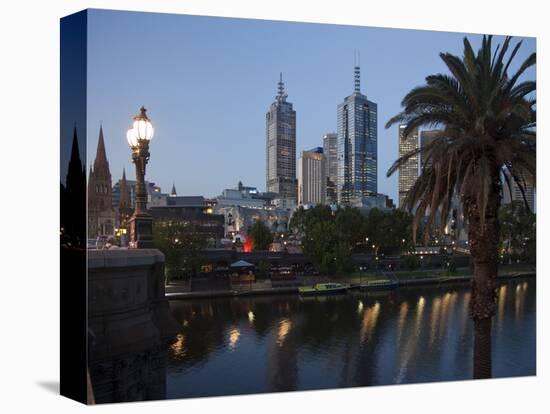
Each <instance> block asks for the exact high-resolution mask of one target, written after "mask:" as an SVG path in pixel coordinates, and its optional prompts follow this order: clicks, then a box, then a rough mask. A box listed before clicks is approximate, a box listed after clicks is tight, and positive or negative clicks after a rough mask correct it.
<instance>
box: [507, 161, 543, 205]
mask: <svg viewBox="0 0 550 414" xmlns="http://www.w3.org/2000/svg"><path fill="white" fill-rule="evenodd" d="M502 173H503V175H505V176H506V179H507V180H505V179H504V177H503V185H502V204H508V203H511V202H513V201H516V202H521V203H525V201H527V205H528V206H529V209H530V210H531V211H532V212H535V187H534V185H533V183H532V182H531V181H530V180H527V179H526V178H525V177H523V176H520V177H518V178H519V180H520V183H521V187H522V188H523V194H522V192H521V190H522V188H520V186H519V185H518V183H517V182H516V181H515V180H514V179H513V178H512V176H511V174H510V172H509V171H508V170H507V169H504V170H503V172H502ZM507 181H509V182H510V187H511V188H510V187H508V184H507ZM524 195H525V200H524V198H523V197H524Z"/></svg>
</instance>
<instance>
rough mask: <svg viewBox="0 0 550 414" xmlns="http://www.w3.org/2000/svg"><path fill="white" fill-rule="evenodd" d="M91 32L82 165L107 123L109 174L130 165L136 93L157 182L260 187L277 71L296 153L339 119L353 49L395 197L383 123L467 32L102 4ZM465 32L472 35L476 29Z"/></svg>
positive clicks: (391, 133)
mask: <svg viewBox="0 0 550 414" xmlns="http://www.w3.org/2000/svg"><path fill="white" fill-rule="evenodd" d="M159 22H162V23H159ZM143 24H146V25H147V27H149V26H150V28H149V29H148V30H149V32H148V34H147V36H145V37H144V39H143V42H141V41H140V42H137V43H136V42H131V41H130V39H135V38H136V36H139V35H138V33H139V31H140V27H142V26H143ZM153 28H154V29H153ZM89 32H90V36H89V39H90V40H89V53H88V74H89V80H88V85H89V93H88V124H87V127H88V130H87V134H88V145H89V148H88V154H87V155H88V156H87V163H88V165H90V163H91V158H92V155H93V153H94V151H93V150H92V151H90V149H94V148H95V146H96V144H97V136H98V131H99V126H100V124H102V126H103V130H104V135H105V145H106V151H107V157H108V159H109V162H110V164H111V170H112V171H111V172H112V174H113V177H114V179H118V178H120V177H121V175H122V170H123V168H126V172H127V177H128V179H132V178H133V177H134V168H133V166H132V165H131V158H130V150H129V148H128V146H127V144H126V141H125V139H124V134H125V131H126V129H127V127H128V124H129V123H130V121H131V117H132V116H133V115H134V113H135V111H136V109H137V108H138V107H139V106H140V105H142V104H143V105H145V106H146V107H148V109H149V114H150V116H151V119H152V122H153V124H154V125H155V127H156V132H157V133H156V136H155V138H154V139H153V141H152V143H151V152H152V157H151V162H150V165H149V166H148V177H149V179H150V180H151V181H153V182H155V183H157V184H158V185H159V186H161V187H162V188H163V190H164V191H168V189H169V188H171V186H172V184H173V183H175V184H176V186H177V188H178V190H179V192H180V193H181V194H187V195H194V194H195V195H196V194H201V195H204V196H207V197H214V196H216V195H218V194H220V192H221V191H222V189H223V188H227V187H228V186H230V185H231V184H232V183H234V182H236V181H238V180H241V181H243V182H244V183H246V184H247V185H253V186H257V187H258V188H259V189H261V190H264V189H265V188H263V185H264V183H265V170H266V164H265V161H266V160H265V155H264V154H265V112H266V111H267V110H268V108H269V104H270V102H272V100H273V92H274V90H275V85H276V81H277V78H278V75H279V72H283V73H284V78H285V83H286V85H287V89H289V90H291V91H292V92H291V95H292V102H293V104H294V107H295V109H296V111H297V121H296V122H297V127H296V129H297V131H296V135H297V138H296V141H297V143H296V152H297V153H300V151H302V150H305V149H307V148H311V147H316V146H322V140H323V136H324V135H325V133H326V132H327V131H335V130H336V123H337V122H336V118H337V116H336V107H337V105H338V103H339V102H341V101H342V100H343V98H344V97H345V96H348V95H350V93H352V91H353V52H354V50H356V49H358V50H360V51H361V52H362V53H361V55H362V62H361V70H362V72H363V84H364V89H365V90H366V92H367V95H368V97H369V99H372V100H373V101H374V102H377V104H378V123H379V125H378V176H377V179H378V192H380V193H384V194H388V195H389V196H390V197H391V198H393V199H394V200H397V199H398V196H397V195H398V185H397V183H398V180H397V176H393V177H390V178H386V177H385V174H386V171H387V169H388V168H389V166H390V165H391V164H392V163H393V161H395V159H397V157H398V142H397V141H398V140H397V139H396V136H397V129H396V127H392V128H390V129H388V130H385V129H384V124H385V122H386V121H387V120H388V119H389V117H390V116H391V115H393V114H395V113H396V112H398V111H399V109H400V99H401V98H402V96H403V95H404V93H406V92H407V91H408V90H410V88H412V87H414V86H417V85H419V84H421V83H422V82H423V80H424V77H425V76H427V75H429V74H432V73H438V72H445V69H444V66H443V64H442V62H441V60H440V58H439V56H438V53H439V52H443V51H449V52H452V53H459V54H460V50H461V47H462V38H463V36H464V34H462V33H446V32H430V31H419V30H397V29H381V28H368V27H354V26H339V25H326V24H306V23H291V22H272V21H258V20H245V19H221V18H214V17H199V16H184V15H162V14H143V13H137V12H113V11H101V10H91V12H90V19H89ZM251 33H254V36H253V37H250V34H251ZM222 34H223V36H222ZM468 37H469V38H470V39H471V40H472V41H473V43H474V45H475V46H477V45H478V44H479V42H480V38H481V36H480V35H468ZM290 39H292V40H293V41H292V42H290ZM496 40H497V41H499V42H501V41H502V38H501V37H497V39H496ZM524 40H525V41H524V46H523V47H522V48H521V49H520V52H519V55H521V56H518V59H517V61H520V60H521V58H522V57H524V56H525V55H527V54H528V53H530V52H531V51H532V50H534V48H535V39H534V38H526V39H524ZM134 43H136V44H134ZM138 43H139V44H138ZM137 48H139V49H141V50H142V51H143V50H147V51H148V52H149V55H148V59H145V60H144V62H143V64H142V65H141V66H140V67H137V68H135V69H134V70H131V68H132V66H131V65H129V64H128V62H131V58H130V57H131V56H135V54H134V52H136V50H137ZM306 48H307V54H306V55H304V51H305V50H306ZM236 56H238V58H236ZM397 58H399V59H403V60H404V61H407V65H406V66H405V67H403V66H402V65H398V64H397V63H398V61H397ZM512 66H513V65H512ZM534 74H535V72H534V69H533V70H529V71H528V72H527V75H528V77H529V78H534ZM73 126H74V125H70V128H71V130H69V129H68V127H67V126H65V125H62V133H68V134H72V127H73ZM77 127H78V128H79V129H80V128H82V127H81V126H80V125H78V126H77ZM79 135H80V132H79ZM209 148H210V151H209ZM212 148H214V149H215V150H214V151H212ZM201 154H202V155H201ZM63 156H64V155H63V154H62V158H63ZM205 160H206V161H207V162H205ZM62 164H63V163H62ZM167 165H169V166H171V167H170V168H166V166H167Z"/></svg>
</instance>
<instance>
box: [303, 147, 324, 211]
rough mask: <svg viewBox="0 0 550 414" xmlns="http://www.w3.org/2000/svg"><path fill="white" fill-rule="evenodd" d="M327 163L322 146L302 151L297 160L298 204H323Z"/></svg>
mask: <svg viewBox="0 0 550 414" xmlns="http://www.w3.org/2000/svg"><path fill="white" fill-rule="evenodd" d="M326 167H327V163H326V160H325V156H324V155H323V148H320V147H318V148H313V149H311V150H309V151H302V153H301V155H300V159H299V160H298V204H299V205H303V204H325V203H326V191H327V171H326Z"/></svg>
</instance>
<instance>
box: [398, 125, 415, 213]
mask: <svg viewBox="0 0 550 414" xmlns="http://www.w3.org/2000/svg"><path fill="white" fill-rule="evenodd" d="M404 131H405V125H399V138H398V139H399V157H400V158H401V157H402V156H404V155H405V154H407V153H409V152H411V151H414V150H417V149H418V129H415V130H414V131H412V132H411V133H410V134H408V135H407V136H405V135H404V134H403V133H404ZM417 178H418V154H415V155H413V156H412V157H410V158H409V159H408V160H407V161H405V162H404V163H403V164H401V165H400V166H399V207H400V208H402V207H403V205H404V202H405V197H406V196H407V193H408V192H409V190H410V188H411V187H412V186H413V184H414V183H415V181H416V179H417Z"/></svg>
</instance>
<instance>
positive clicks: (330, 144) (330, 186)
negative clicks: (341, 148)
mask: <svg viewBox="0 0 550 414" xmlns="http://www.w3.org/2000/svg"><path fill="white" fill-rule="evenodd" d="M323 154H324V156H325V160H326V164H327V166H326V170H327V180H326V187H327V194H326V201H327V203H336V201H337V197H336V181H337V180H338V134H337V133H336V132H329V133H327V134H325V135H324V137H323Z"/></svg>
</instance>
